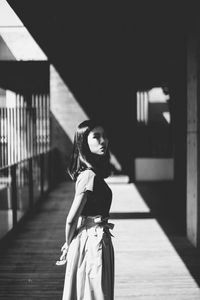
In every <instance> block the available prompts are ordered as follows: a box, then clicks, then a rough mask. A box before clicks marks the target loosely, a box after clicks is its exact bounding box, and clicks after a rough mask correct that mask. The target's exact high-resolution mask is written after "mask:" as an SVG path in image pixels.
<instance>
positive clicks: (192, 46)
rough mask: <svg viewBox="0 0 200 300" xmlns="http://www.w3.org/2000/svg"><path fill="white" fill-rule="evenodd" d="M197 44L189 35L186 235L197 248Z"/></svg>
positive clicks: (199, 170)
mask: <svg viewBox="0 0 200 300" xmlns="http://www.w3.org/2000/svg"><path fill="white" fill-rule="evenodd" d="M197 53H198V41H197V37H196V36H195V35H193V36H190V37H189V39H188V45H187V236H188V239H189V240H190V241H191V243H192V244H193V245H194V246H195V247H199V246H200V243H199V242H200V159H199V158H200V143H199V141H200V139H199V120H200V110H199V105H198V97H199V92H198V90H199V88H200V86H199V84H200V82H199V75H198V56H197Z"/></svg>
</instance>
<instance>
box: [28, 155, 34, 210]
mask: <svg viewBox="0 0 200 300" xmlns="http://www.w3.org/2000/svg"><path fill="white" fill-rule="evenodd" d="M29 206H30V209H32V208H33V158H32V157H31V158H29Z"/></svg>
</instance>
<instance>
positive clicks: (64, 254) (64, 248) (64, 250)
mask: <svg viewBox="0 0 200 300" xmlns="http://www.w3.org/2000/svg"><path fill="white" fill-rule="evenodd" d="M61 251H62V254H61V256H60V260H57V262H56V265H57V266H60V265H64V264H65V263H66V262H67V252H68V245H67V243H64V245H63V246H62V248H61Z"/></svg>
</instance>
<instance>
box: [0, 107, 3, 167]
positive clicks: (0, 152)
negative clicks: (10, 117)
mask: <svg viewBox="0 0 200 300" xmlns="http://www.w3.org/2000/svg"><path fill="white" fill-rule="evenodd" d="M1 167H3V160H2V108H1V107H0V168H1Z"/></svg>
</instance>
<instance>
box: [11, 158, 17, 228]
mask: <svg viewBox="0 0 200 300" xmlns="http://www.w3.org/2000/svg"><path fill="white" fill-rule="evenodd" d="M10 168H11V180H12V181H11V197H12V198H11V201H12V215H13V227H15V226H16V224H17V176H16V169H17V165H16V164H14V165H12V166H11V167H10Z"/></svg>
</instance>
